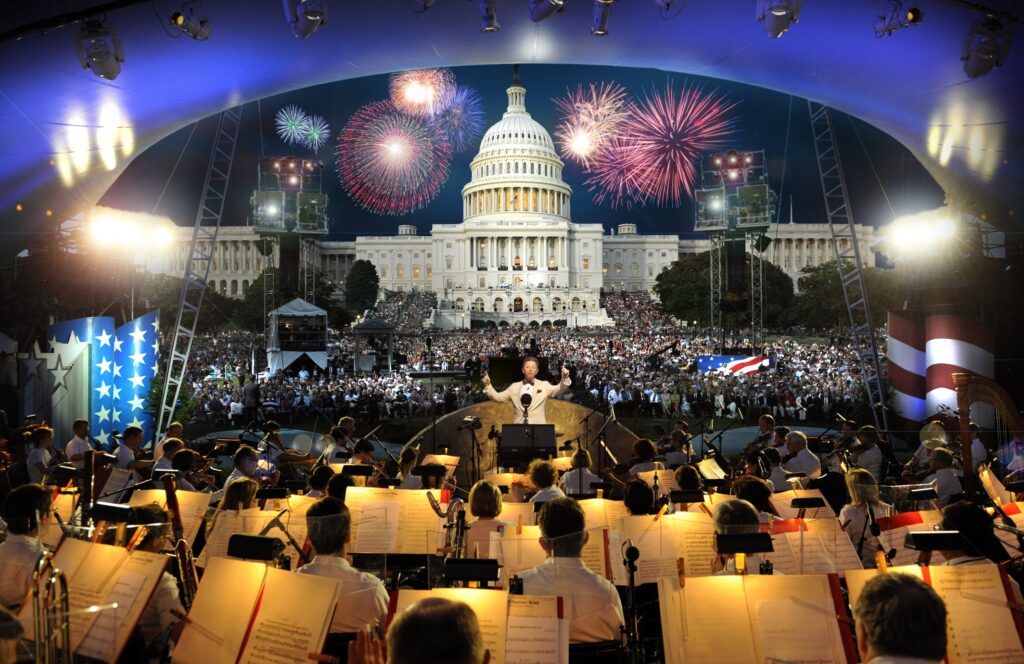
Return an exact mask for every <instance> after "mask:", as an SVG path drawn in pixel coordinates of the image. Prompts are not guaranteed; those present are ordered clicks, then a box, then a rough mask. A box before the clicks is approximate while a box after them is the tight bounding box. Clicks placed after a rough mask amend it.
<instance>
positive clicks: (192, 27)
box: [170, 9, 213, 41]
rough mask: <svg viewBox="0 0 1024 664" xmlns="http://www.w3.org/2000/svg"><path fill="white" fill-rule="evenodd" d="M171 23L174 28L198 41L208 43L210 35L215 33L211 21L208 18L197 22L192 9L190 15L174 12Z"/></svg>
mask: <svg viewBox="0 0 1024 664" xmlns="http://www.w3.org/2000/svg"><path fill="white" fill-rule="evenodd" d="M170 23H171V26H172V27H175V28H178V29H179V30H181V31H182V32H184V33H185V34H186V35H188V36H189V37H191V38H192V39H195V40H196V41H206V40H207V39H209V38H210V33H212V32H213V29H212V28H210V21H209V20H207V19H206V18H201V19H199V20H196V18H195V16H193V15H192V10H191V9H189V13H188V14H185V13H184V12H174V13H173V14H171V17H170Z"/></svg>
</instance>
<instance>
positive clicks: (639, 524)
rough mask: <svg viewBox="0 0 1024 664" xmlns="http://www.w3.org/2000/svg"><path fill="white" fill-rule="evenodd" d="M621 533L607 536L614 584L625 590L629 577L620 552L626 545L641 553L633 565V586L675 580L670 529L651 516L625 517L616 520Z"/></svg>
mask: <svg viewBox="0 0 1024 664" xmlns="http://www.w3.org/2000/svg"><path fill="white" fill-rule="evenodd" d="M619 525H620V530H619V531H618V532H616V533H614V534H610V535H609V539H611V541H612V544H611V546H610V547H609V548H610V549H611V550H610V552H609V555H610V556H611V558H612V577H613V581H612V582H613V583H614V584H615V585H617V586H624V585H627V584H628V583H629V573H628V572H627V571H626V567H625V565H623V564H622V562H623V561H622V558H623V554H622V549H623V547H624V545H625V543H626V542H627V541H632V542H633V545H634V546H635V547H636V548H637V549H639V550H640V558H639V560H637V563H636V567H637V569H636V575H635V580H636V584H637V585H640V584H642V583H655V582H657V580H658V579H659V578H662V577H666V576H668V577H678V567H677V565H676V560H677V558H678V557H679V556H678V552H677V551H676V544H675V535H674V534H673V532H672V528H671V526H669V525H668V524H666V523H664V522H663V521H662V520H661V519H659V520H657V521H655V519H654V517H653V516H627V517H623V518H622V519H620V520H619Z"/></svg>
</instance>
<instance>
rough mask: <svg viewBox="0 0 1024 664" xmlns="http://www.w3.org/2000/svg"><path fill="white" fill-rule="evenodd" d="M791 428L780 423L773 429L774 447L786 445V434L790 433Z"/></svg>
mask: <svg viewBox="0 0 1024 664" xmlns="http://www.w3.org/2000/svg"><path fill="white" fill-rule="evenodd" d="M789 432H790V428H789V427H787V426H785V425H781V424H780V425H779V426H777V427H775V428H774V429H772V445H771V446H772V447H774V448H775V449H776V450H778V449H779V448H780V447H785V446H786V436H788V435H789Z"/></svg>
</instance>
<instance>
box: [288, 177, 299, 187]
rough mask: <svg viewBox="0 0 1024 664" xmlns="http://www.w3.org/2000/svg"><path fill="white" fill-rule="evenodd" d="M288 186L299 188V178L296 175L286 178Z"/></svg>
mask: <svg viewBox="0 0 1024 664" xmlns="http://www.w3.org/2000/svg"><path fill="white" fill-rule="evenodd" d="M288 184H289V185H291V186H293V187H297V186H299V176H298V175H289V176H288Z"/></svg>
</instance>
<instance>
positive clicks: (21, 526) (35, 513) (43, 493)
mask: <svg viewBox="0 0 1024 664" xmlns="http://www.w3.org/2000/svg"><path fill="white" fill-rule="evenodd" d="M0 514H2V515H3V519H4V521H5V522H6V523H7V539H5V540H4V541H3V542H2V543H0V604H2V605H3V606H6V607H16V606H18V605H19V604H21V601H22V600H23V599H25V595H26V594H27V593H28V591H29V588H30V587H31V586H32V575H33V574H34V573H35V567H36V561H37V560H38V559H39V556H41V555H43V553H45V551H46V550H45V549H44V548H43V544H42V542H40V540H39V534H40V529H41V528H42V527H43V526H45V525H46V524H48V523H49V522H50V519H51V516H52V514H53V504H52V501H51V498H50V490H49V489H47V488H46V487H44V486H43V485H42V484H23V485H21V486H19V487H18V488H16V489H14V490H13V491H11V492H10V493H9V494H7V497H6V498H4V504H3V510H2V511H0Z"/></svg>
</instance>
